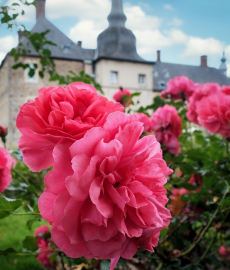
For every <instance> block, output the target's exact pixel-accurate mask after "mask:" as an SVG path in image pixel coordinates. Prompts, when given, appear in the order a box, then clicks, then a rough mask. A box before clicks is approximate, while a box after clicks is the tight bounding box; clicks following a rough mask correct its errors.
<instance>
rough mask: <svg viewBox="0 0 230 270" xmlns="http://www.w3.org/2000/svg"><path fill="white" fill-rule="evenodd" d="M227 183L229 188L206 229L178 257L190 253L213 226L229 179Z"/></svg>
mask: <svg viewBox="0 0 230 270" xmlns="http://www.w3.org/2000/svg"><path fill="white" fill-rule="evenodd" d="M225 183H226V186H227V189H226V191H225V193H224V195H223V197H222V199H221V201H220V203H219V205H218V206H217V208H216V211H215V212H214V214H213V215H212V217H211V219H210V220H209V222H208V224H207V226H206V227H205V228H204V230H203V231H202V232H201V234H200V236H199V237H198V238H197V240H196V241H195V242H194V243H193V244H192V245H191V246H190V248H188V249H187V250H186V251H185V252H183V253H181V255H180V256H178V257H182V256H185V255H187V254H189V253H190V252H191V251H192V250H193V249H194V248H195V247H196V246H197V245H198V243H199V242H200V240H201V239H202V238H203V236H204V235H205V233H206V232H207V230H208V229H209V227H210V226H211V224H212V222H213V220H214V219H215V217H216V215H217V214H218V212H219V210H220V208H221V206H220V205H221V203H222V202H223V200H224V199H225V197H226V195H227V193H228V192H229V185H228V183H227V181H225Z"/></svg>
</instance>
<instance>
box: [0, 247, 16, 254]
mask: <svg viewBox="0 0 230 270" xmlns="http://www.w3.org/2000/svg"><path fill="white" fill-rule="evenodd" d="M12 253H16V251H15V250H14V249H13V248H7V249H5V250H0V255H8V254H12Z"/></svg>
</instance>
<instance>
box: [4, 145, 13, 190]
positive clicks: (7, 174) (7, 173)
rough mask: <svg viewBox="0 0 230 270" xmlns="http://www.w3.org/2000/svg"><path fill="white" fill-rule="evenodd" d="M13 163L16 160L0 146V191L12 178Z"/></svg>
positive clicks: (5, 187)
mask: <svg viewBox="0 0 230 270" xmlns="http://www.w3.org/2000/svg"><path fill="white" fill-rule="evenodd" d="M15 164H16V161H15V159H13V158H12V156H11V155H10V153H9V152H8V151H7V150H6V149H5V148H2V147H0V192H3V191H4V190H5V189H7V187H8V186H9V184H10V182H11V180H12V175H11V168H12V167H13V165H15Z"/></svg>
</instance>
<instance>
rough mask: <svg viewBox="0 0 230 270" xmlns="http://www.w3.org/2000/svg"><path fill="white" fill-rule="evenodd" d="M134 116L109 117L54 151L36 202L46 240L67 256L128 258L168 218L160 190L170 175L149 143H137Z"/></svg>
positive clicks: (151, 241)
mask: <svg viewBox="0 0 230 270" xmlns="http://www.w3.org/2000/svg"><path fill="white" fill-rule="evenodd" d="M142 132H143V124H142V123H140V122H139V121H138V117H137V116H136V115H127V114H124V113H121V112H115V113H112V114H110V115H109V116H108V118H107V121H106V122H105V124H104V126H103V128H101V127H95V128H92V129H91V130H89V131H88V132H87V133H86V134H85V136H84V138H82V139H80V140H78V141H75V142H74V143H73V144H72V142H71V141H69V140H67V139H66V140H62V141H61V142H60V143H59V144H58V145H56V147H55V149H54V152H53V156H54V169H53V171H50V172H49V173H48V174H47V176H46V177H45V184H46V189H45V192H44V193H43V194H42V195H41V197H40V199H39V209H40V213H41V215H42V217H43V218H44V219H46V220H47V221H49V222H50V224H52V229H51V233H52V239H53V241H54V242H55V244H56V245H57V246H58V247H59V248H60V249H61V250H62V251H64V252H65V253H66V255H67V256H69V257H73V258H78V257H81V256H84V257H86V258H88V259H91V258H93V257H97V258H98V259H111V260H112V262H111V266H110V269H114V267H115V265H116V263H117V262H118V260H119V258H120V257H123V258H126V259H129V258H131V257H132V256H133V255H134V254H135V253H136V251H137V248H138V247H139V246H140V247H142V248H145V249H147V250H149V251H151V252H153V247H154V246H156V245H157V243H158V237H159V232H160V230H162V229H163V228H165V227H167V226H168V225H169V222H170V219H171V215H170V212H169V210H168V209H167V208H165V204H166V203H167V201H168V199H167V197H166V190H165V188H164V184H165V183H166V181H167V180H166V177H165V176H166V175H169V174H171V173H172V170H171V169H169V168H168V167H167V165H166V163H165V161H164V160H163V159H162V151H161V149H160V145H159V143H158V142H157V141H156V139H155V137H154V136H145V137H143V138H141V139H139V138H140V135H141V134H142Z"/></svg>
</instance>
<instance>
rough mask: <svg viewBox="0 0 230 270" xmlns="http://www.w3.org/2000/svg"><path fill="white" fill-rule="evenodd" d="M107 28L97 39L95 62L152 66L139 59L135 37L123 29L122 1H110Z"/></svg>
mask: <svg viewBox="0 0 230 270" xmlns="http://www.w3.org/2000/svg"><path fill="white" fill-rule="evenodd" d="M108 21H109V27H108V28H107V29H106V30H105V31H103V32H102V33H101V34H100V35H99V36H98V38H97V49H96V53H95V58H94V59H95V60H99V59H101V58H103V59H113V60H121V61H131V62H141V63H146V64H152V63H153V62H148V61H146V60H144V59H143V58H141V57H140V56H139V55H138V53H137V50H136V37H135V36H134V34H133V32H132V31H131V30H129V29H127V28H126V27H125V22H126V16H125V14H124V12H123V4H122V0H112V9H111V12H110V14H109V16H108Z"/></svg>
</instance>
